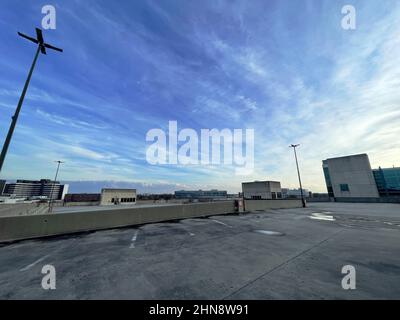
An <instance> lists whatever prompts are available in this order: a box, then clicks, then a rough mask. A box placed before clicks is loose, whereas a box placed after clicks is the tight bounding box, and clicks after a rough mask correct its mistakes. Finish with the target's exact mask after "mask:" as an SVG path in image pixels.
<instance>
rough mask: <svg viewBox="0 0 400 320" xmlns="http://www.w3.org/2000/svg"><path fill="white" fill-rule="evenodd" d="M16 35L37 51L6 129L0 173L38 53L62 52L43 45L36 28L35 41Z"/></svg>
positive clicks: (38, 30)
mask: <svg viewBox="0 0 400 320" xmlns="http://www.w3.org/2000/svg"><path fill="white" fill-rule="evenodd" d="M18 35H20V36H21V37H23V38H25V39H28V40H30V41H32V42H33V43H36V44H37V45H38V46H37V49H36V54H35V58H34V59H33V62H32V66H31V69H30V70H29V74H28V78H27V79H26V81H25V85H24V89H23V90H22V94H21V97H20V98H19V101H18V105H17V109H16V110H15V113H14V116H13V117H12V121H11V125H10V129H8V133H7V137H6V140H5V142H4V145H3V149H2V150H1V154H0V172H1V169H2V167H3V163H4V159H5V157H6V154H7V150H8V146H9V145H10V141H11V138H12V135H13V132H14V129H15V125H16V124H17V120H18V116H19V112H20V111H21V107H22V103H23V102H24V98H25V94H26V91H27V90H28V86H29V82H30V81H31V77H32V73H33V69H34V68H35V65H36V60H37V58H38V56H39V52H41V53H42V54H46V48H48V49H53V50H56V51H60V52H62V49H60V48H56V47H53V46H52V45H49V44H48V43H45V42H44V40H43V35H42V30H40V29H38V28H36V39H35V38H32V37H29V36H27V35H25V34H23V33H21V32H18Z"/></svg>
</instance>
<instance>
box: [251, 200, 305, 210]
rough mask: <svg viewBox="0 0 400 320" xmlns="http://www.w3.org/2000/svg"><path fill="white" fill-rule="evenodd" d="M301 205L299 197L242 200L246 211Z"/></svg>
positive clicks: (298, 206) (297, 206)
mask: <svg viewBox="0 0 400 320" xmlns="http://www.w3.org/2000/svg"><path fill="white" fill-rule="evenodd" d="M301 207H302V203H301V199H276V200H275V199H274V200H244V209H245V210H246V211H254V210H267V209H288V208H301Z"/></svg>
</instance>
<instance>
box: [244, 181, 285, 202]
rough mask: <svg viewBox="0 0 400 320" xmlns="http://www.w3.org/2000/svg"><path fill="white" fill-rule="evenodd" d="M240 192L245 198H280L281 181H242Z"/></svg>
mask: <svg viewBox="0 0 400 320" xmlns="http://www.w3.org/2000/svg"><path fill="white" fill-rule="evenodd" d="M242 192H243V197H244V198H245V199H253V200H267V199H281V198H282V189H281V183H280V182H279V181H254V182H243V183H242Z"/></svg>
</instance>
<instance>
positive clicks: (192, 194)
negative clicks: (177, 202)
mask: <svg viewBox="0 0 400 320" xmlns="http://www.w3.org/2000/svg"><path fill="white" fill-rule="evenodd" d="M174 195H175V198H176V199H225V198H227V197H228V192H227V191H221V190H216V189H213V190H193V191H188V190H179V191H175V193H174Z"/></svg>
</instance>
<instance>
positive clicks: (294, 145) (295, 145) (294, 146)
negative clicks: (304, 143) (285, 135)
mask: <svg viewBox="0 0 400 320" xmlns="http://www.w3.org/2000/svg"><path fill="white" fill-rule="evenodd" d="M299 145H300V144H291V145H290V146H289V148H296V147H298V146H299Z"/></svg>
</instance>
